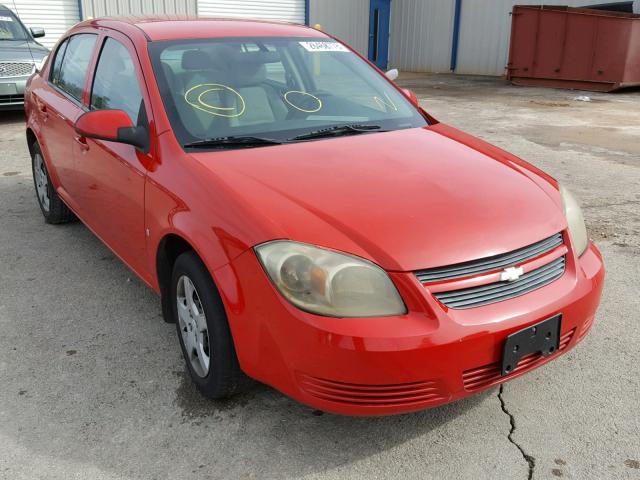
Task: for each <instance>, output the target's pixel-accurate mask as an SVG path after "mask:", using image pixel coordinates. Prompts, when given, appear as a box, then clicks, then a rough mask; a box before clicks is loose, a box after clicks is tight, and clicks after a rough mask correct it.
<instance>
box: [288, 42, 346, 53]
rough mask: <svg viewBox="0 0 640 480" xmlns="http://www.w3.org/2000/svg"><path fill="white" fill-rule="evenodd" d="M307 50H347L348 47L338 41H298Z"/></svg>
mask: <svg viewBox="0 0 640 480" xmlns="http://www.w3.org/2000/svg"><path fill="white" fill-rule="evenodd" d="M300 45H302V47H303V48H304V49H305V50H308V51H309V52H348V51H349V49H348V48H347V47H345V46H344V45H342V44H341V43H338V42H300Z"/></svg>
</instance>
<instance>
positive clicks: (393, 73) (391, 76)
mask: <svg viewBox="0 0 640 480" xmlns="http://www.w3.org/2000/svg"><path fill="white" fill-rule="evenodd" d="M385 75H386V76H387V78H388V79H389V80H395V79H396V78H398V75H399V73H398V69H397V68H392V69H391V70H389V71H388V72H387V73H385Z"/></svg>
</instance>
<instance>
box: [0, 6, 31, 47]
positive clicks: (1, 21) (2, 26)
mask: <svg viewBox="0 0 640 480" xmlns="http://www.w3.org/2000/svg"><path fill="white" fill-rule="evenodd" d="M28 38H29V36H28V35H27V32H26V30H25V29H24V27H23V26H22V24H21V23H20V22H19V21H18V19H17V18H16V17H14V15H13V13H11V12H7V11H0V40H27V39H28Z"/></svg>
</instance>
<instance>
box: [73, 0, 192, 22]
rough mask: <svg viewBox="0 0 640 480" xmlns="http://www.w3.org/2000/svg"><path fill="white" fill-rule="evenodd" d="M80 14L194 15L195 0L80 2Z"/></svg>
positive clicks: (86, 16) (106, 0)
mask: <svg viewBox="0 0 640 480" xmlns="http://www.w3.org/2000/svg"><path fill="white" fill-rule="evenodd" d="M76 3H77V0H76ZM82 14H83V16H84V18H88V17H92V18H96V17H106V16H113V15H163V14H191V15H195V14H196V0H82Z"/></svg>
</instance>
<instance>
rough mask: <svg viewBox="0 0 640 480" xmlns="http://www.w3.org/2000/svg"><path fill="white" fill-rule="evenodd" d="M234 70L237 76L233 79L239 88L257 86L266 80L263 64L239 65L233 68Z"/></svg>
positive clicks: (265, 69) (265, 70)
mask: <svg viewBox="0 0 640 480" xmlns="http://www.w3.org/2000/svg"><path fill="white" fill-rule="evenodd" d="M235 70H236V72H237V74H236V75H234V78H235V80H236V85H237V86H239V87H248V86H251V85H258V84H259V83H262V82H264V81H265V80H266V79H267V68H266V67H265V65H264V63H239V64H237V65H236V66H235Z"/></svg>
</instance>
